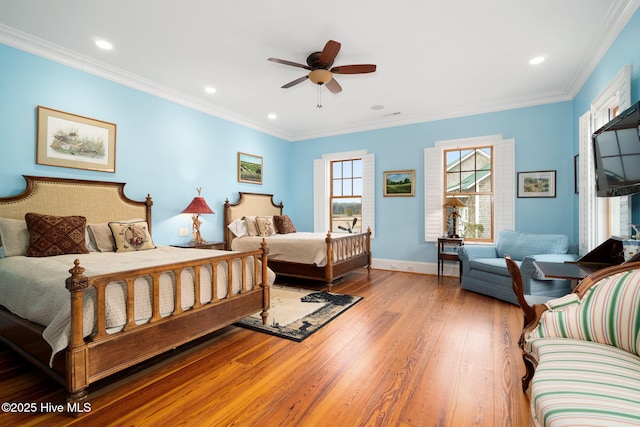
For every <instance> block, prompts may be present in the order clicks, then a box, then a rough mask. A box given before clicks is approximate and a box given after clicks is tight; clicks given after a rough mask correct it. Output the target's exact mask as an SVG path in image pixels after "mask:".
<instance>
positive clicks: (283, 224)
mask: <svg viewBox="0 0 640 427" xmlns="http://www.w3.org/2000/svg"><path fill="white" fill-rule="evenodd" d="M273 225H274V226H275V227H276V231H277V232H278V233H280V234H289V233H295V232H296V227H295V226H294V225H293V222H291V218H289V215H274V216H273Z"/></svg>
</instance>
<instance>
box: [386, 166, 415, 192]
mask: <svg viewBox="0 0 640 427" xmlns="http://www.w3.org/2000/svg"><path fill="white" fill-rule="evenodd" d="M383 179H384V183H383V184H384V185H383V189H384V194H383V195H384V196H385V197H403V196H404V197H413V196H414V195H415V190H416V189H415V187H416V171H415V170H413V169H412V170H401V171H387V172H384V178H383Z"/></svg>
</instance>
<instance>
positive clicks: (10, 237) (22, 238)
mask: <svg viewBox="0 0 640 427" xmlns="http://www.w3.org/2000/svg"><path fill="white" fill-rule="evenodd" d="M0 239H2V247H3V248H4V252H5V256H7V257H10V256H17V255H22V256H24V255H26V254H27V248H28V247H29V229H28V228H27V221H25V220H24V219H12V218H0Z"/></svg>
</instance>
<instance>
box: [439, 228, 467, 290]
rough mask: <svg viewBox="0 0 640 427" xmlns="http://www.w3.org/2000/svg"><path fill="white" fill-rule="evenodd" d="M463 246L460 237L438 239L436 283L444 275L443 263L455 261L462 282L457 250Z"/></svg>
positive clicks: (460, 264) (462, 240)
mask: <svg viewBox="0 0 640 427" xmlns="http://www.w3.org/2000/svg"><path fill="white" fill-rule="evenodd" d="M462 245H464V239H463V238H462V237H438V281H440V277H441V276H443V275H444V262H445V261H457V262H458V268H459V269H460V279H461V280H462V263H461V262H460V257H458V248H459V247H460V246H462Z"/></svg>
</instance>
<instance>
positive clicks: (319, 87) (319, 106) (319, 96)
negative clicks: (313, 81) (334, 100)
mask: <svg viewBox="0 0 640 427" xmlns="http://www.w3.org/2000/svg"><path fill="white" fill-rule="evenodd" d="M321 87H322V85H318V104H317V105H316V108H322V91H321V90H320V89H321Z"/></svg>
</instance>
